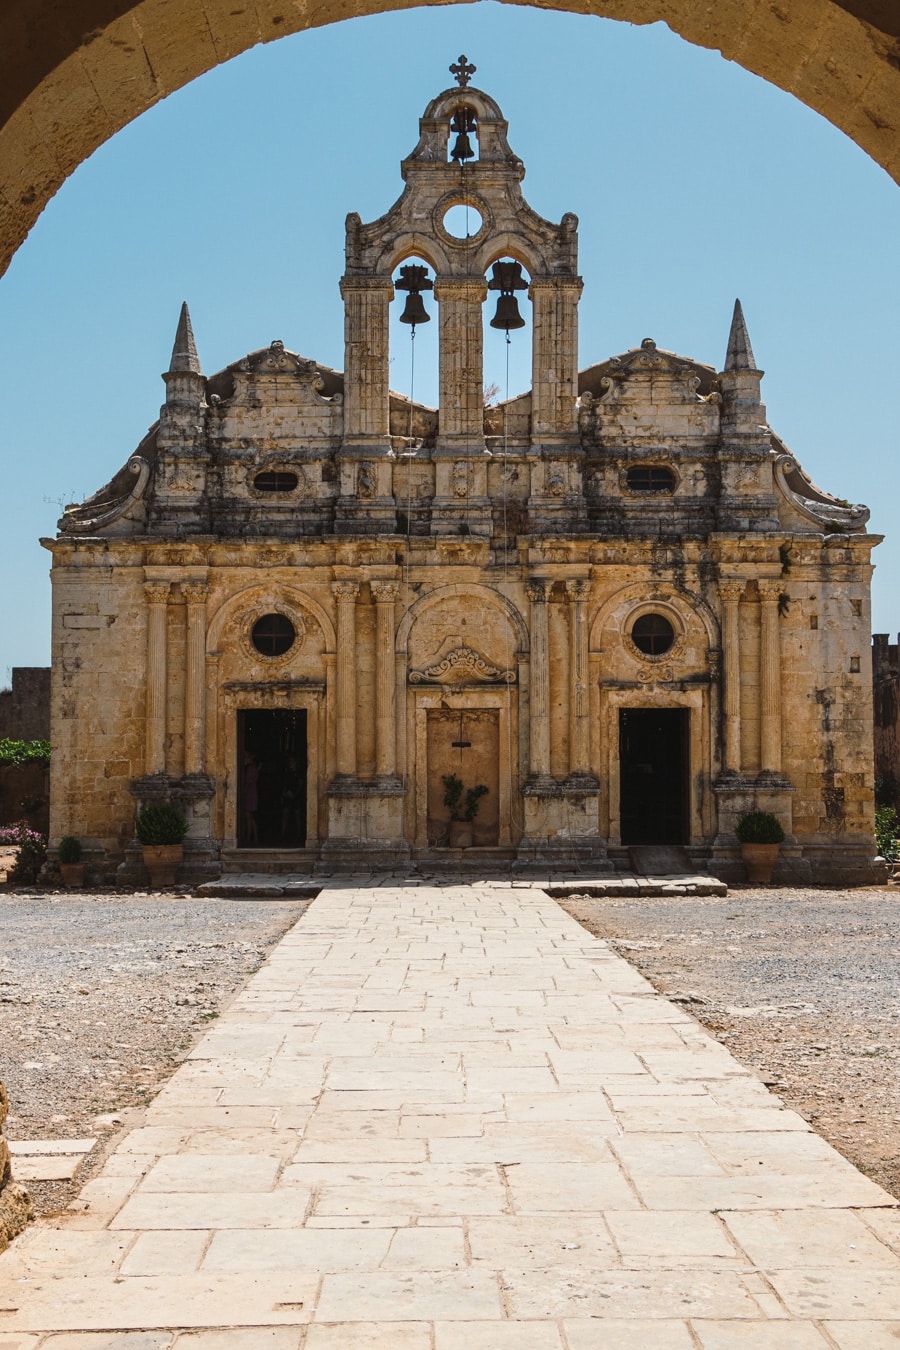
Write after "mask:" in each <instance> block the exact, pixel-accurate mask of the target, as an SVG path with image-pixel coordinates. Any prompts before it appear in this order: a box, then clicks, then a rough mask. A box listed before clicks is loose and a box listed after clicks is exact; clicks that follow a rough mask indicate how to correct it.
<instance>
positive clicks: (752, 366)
mask: <svg viewBox="0 0 900 1350" xmlns="http://www.w3.org/2000/svg"><path fill="white" fill-rule="evenodd" d="M725 369H726V370H756V362H755V360H754V358H753V348H752V347H751V346H750V338H749V335H748V333H747V325H746V323H745V322H744V311H743V310H742V309H741V302H740V300H735V302H734V314H733V316H732V319H731V332H730V333H729V334H728V352H727V355H726V357H725Z"/></svg>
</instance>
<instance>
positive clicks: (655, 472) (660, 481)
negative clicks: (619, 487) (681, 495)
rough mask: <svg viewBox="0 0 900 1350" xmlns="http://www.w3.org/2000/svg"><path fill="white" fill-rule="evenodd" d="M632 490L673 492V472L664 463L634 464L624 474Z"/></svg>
mask: <svg viewBox="0 0 900 1350" xmlns="http://www.w3.org/2000/svg"><path fill="white" fill-rule="evenodd" d="M625 481H626V483H627V484H628V487H629V488H630V490H631V491H632V492H674V491H675V474H674V473H673V472H672V470H671V469H668V468H666V466H665V465H664V464H636V465H635V466H634V468H632V469H629V470H628V472H627V473H626V475H625Z"/></svg>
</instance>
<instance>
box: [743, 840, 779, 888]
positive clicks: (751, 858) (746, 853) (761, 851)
mask: <svg viewBox="0 0 900 1350" xmlns="http://www.w3.org/2000/svg"><path fill="white" fill-rule="evenodd" d="M778 847H779V846H778V844H741V857H742V858H743V860H744V866H745V867H746V869H747V880H748V881H749V882H750V884H751V886H771V884H772V870H773V868H774V867H775V864H776V862H777V861H778Z"/></svg>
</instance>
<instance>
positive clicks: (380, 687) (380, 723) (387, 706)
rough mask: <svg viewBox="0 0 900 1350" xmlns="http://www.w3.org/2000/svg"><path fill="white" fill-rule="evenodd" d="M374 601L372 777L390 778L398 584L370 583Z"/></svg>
mask: <svg viewBox="0 0 900 1350" xmlns="http://www.w3.org/2000/svg"><path fill="white" fill-rule="evenodd" d="M372 594H373V595H374V597H375V773H376V774H377V776H378V777H379V778H393V777H394V775H395V774H396V772H397V718H396V687H397V672H396V669H395V662H394V605H395V604H396V602H397V600H398V598H399V596H400V583H399V582H397V581H373V582H372Z"/></svg>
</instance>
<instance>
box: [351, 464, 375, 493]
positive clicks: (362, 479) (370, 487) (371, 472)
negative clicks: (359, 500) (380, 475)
mask: <svg viewBox="0 0 900 1350" xmlns="http://www.w3.org/2000/svg"><path fill="white" fill-rule="evenodd" d="M376 486H377V480H376V478H375V465H374V464H373V463H372V461H371V460H369V459H364V460H363V462H362V464H360V466H359V468H358V469H357V471H356V495H357V497H363V498H364V499H367V498H369V497H374V496H375V488H376Z"/></svg>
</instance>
